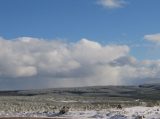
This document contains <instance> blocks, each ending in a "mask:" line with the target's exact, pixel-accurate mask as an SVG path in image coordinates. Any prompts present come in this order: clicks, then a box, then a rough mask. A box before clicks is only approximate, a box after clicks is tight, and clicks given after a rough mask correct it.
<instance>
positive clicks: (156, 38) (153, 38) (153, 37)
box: [144, 33, 160, 43]
mask: <svg viewBox="0 0 160 119" xmlns="http://www.w3.org/2000/svg"><path fill="white" fill-rule="evenodd" d="M144 39H146V40H148V41H151V42H155V43H160V33H157V34H150V35H145V36H144Z"/></svg>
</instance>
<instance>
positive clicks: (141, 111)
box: [0, 106, 160, 119]
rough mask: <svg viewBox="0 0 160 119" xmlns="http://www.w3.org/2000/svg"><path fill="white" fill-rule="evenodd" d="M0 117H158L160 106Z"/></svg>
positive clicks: (32, 113)
mask: <svg viewBox="0 0 160 119" xmlns="http://www.w3.org/2000/svg"><path fill="white" fill-rule="evenodd" d="M0 117H67V118H74V119H88V118H89V119H142V118H144V119H160V107H142V106H137V107H129V108H123V109H122V110H121V109H115V108H112V109H105V110H100V111H95V110H90V111H87V110H86V111H69V112H68V113H66V114H64V115H58V112H57V113H56V112H43V113H42V112H21V113H15V112H3V111H1V112H0Z"/></svg>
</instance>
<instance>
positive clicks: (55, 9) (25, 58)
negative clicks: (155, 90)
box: [0, 0, 160, 90]
mask: <svg viewBox="0 0 160 119" xmlns="http://www.w3.org/2000/svg"><path fill="white" fill-rule="evenodd" d="M159 4H160V1H159V0H154V1H153V0H12V1H11V0H0V89H1V90H12V89H33V88H52V87H76V86H93V85H134V84H136V85H137V84H143V83H157V82H158V83H160V79H159V74H160V53H159V50H160V29H159V28H160V23H159V21H160V14H159V11H160V7H159Z"/></svg>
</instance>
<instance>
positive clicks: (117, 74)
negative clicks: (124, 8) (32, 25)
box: [0, 37, 160, 88]
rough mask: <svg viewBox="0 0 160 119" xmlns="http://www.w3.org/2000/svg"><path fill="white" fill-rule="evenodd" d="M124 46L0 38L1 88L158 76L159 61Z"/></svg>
mask: <svg viewBox="0 0 160 119" xmlns="http://www.w3.org/2000/svg"><path fill="white" fill-rule="evenodd" d="M129 50H130V49H129V47H128V46H126V45H101V44H99V43H98V42H94V41H90V40H87V39H82V40H80V41H78V42H76V43H66V42H61V41H57V40H50V41H48V40H43V39H37V38H28V37H23V38H17V39H14V40H6V39H3V38H1V39H0V81H1V84H0V86H2V87H3V88H4V86H5V88H7V87H11V86H12V87H11V88H18V87H19V88H47V87H58V86H88V85H89V86H91V85H118V84H133V82H134V83H135V82H136V83H145V82H148V81H152V80H154V79H158V78H159V77H160V75H159V74H160V61H158V60H157V61H150V60H144V61H138V60H137V59H136V58H134V57H133V56H130V54H129Z"/></svg>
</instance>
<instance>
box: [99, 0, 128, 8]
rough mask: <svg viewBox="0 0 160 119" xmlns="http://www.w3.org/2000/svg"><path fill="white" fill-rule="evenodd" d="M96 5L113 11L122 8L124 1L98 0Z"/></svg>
mask: <svg viewBox="0 0 160 119" xmlns="http://www.w3.org/2000/svg"><path fill="white" fill-rule="evenodd" d="M98 4H99V5H102V6H103V7H105V8H109V9H113V8H121V7H123V6H124V5H125V4H126V2H125V1H124V0H98Z"/></svg>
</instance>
